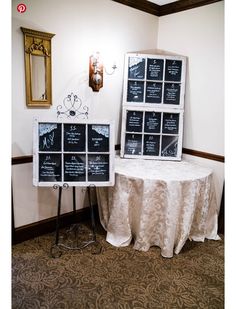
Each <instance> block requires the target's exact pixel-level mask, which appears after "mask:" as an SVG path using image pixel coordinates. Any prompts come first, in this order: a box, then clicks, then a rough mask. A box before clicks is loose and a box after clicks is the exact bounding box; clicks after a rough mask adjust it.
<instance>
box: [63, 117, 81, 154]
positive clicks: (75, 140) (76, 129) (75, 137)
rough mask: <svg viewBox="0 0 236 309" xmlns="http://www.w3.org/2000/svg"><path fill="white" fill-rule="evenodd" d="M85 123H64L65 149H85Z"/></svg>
mask: <svg viewBox="0 0 236 309" xmlns="http://www.w3.org/2000/svg"><path fill="white" fill-rule="evenodd" d="M85 131H86V125H85V124H75V123H72V124H71V123H70V124H69V123H65V124H64V138H63V141H64V151H70V152H71V151H72V152H73V151H85V141H86V139H85V133H86V132H85Z"/></svg>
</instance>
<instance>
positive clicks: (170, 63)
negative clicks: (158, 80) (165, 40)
mask: <svg viewBox="0 0 236 309" xmlns="http://www.w3.org/2000/svg"><path fill="white" fill-rule="evenodd" d="M181 72H182V61H180V60H169V59H166V69H165V80H166V81H173V82H174V81H175V82H180V81H181Z"/></svg>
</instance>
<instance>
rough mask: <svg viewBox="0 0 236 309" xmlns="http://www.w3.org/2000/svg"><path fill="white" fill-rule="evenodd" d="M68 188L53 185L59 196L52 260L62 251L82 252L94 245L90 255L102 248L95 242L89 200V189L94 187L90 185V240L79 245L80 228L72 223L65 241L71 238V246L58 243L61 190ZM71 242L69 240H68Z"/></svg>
mask: <svg viewBox="0 0 236 309" xmlns="http://www.w3.org/2000/svg"><path fill="white" fill-rule="evenodd" d="M68 187H69V186H68V185H67V184H64V185H63V187H61V186H57V185H54V186H53V188H54V189H58V188H59V194H58V203H57V219H56V236H55V243H54V244H53V245H52V246H51V250H50V255H51V257H53V258H59V257H60V256H61V255H62V249H64V250H82V249H84V248H86V247H88V246H89V245H92V244H93V245H96V246H94V250H93V251H92V254H99V253H100V252H101V251H102V247H101V245H100V244H99V242H98V241H97V237H96V224H95V216H94V207H93V204H92V199H91V188H92V187H94V188H95V186H94V185H90V186H88V187H87V192H88V200H89V208H90V220H91V227H92V238H91V239H89V240H85V241H82V243H81V244H79V236H80V235H79V234H80V226H79V224H76V222H75V221H74V224H72V225H71V227H70V228H69V229H68V230H67V231H66V236H65V239H68V238H72V239H74V240H72V243H73V245H72V246H71V245H68V244H65V243H62V242H59V238H60V237H59V229H60V215H61V196H62V189H63V188H64V189H67V188H68ZM72 188H73V217H74V220H75V219H76V218H75V217H76V192H75V187H72ZM72 236H73V237H72ZM69 242H71V240H69Z"/></svg>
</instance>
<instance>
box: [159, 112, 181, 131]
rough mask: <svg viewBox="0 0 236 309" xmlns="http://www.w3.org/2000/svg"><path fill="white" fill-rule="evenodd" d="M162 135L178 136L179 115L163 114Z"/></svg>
mask: <svg viewBox="0 0 236 309" xmlns="http://www.w3.org/2000/svg"><path fill="white" fill-rule="evenodd" d="M162 133H167V134H178V133H179V114H176V113H164V114H163V125H162Z"/></svg>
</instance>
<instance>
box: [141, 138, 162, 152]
mask: <svg viewBox="0 0 236 309" xmlns="http://www.w3.org/2000/svg"><path fill="white" fill-rule="evenodd" d="M159 146H160V136H159V135H144V146H143V147H144V149H143V154H144V155H147V156H159Z"/></svg>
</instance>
